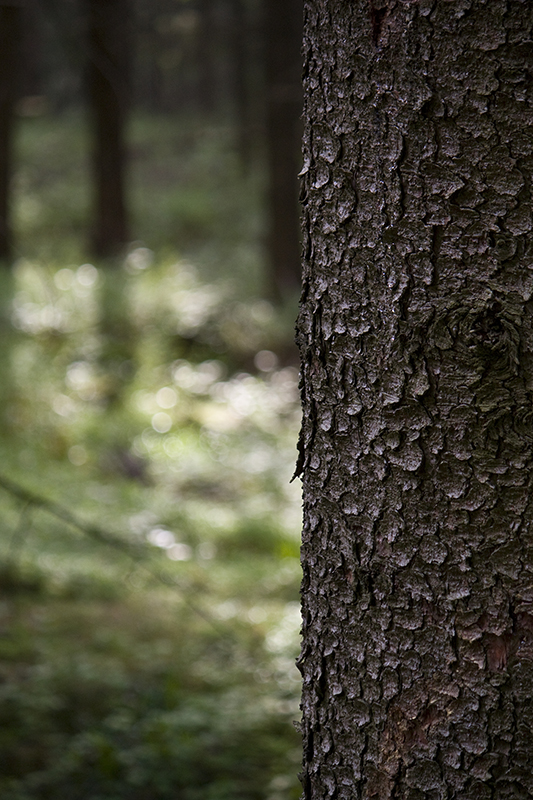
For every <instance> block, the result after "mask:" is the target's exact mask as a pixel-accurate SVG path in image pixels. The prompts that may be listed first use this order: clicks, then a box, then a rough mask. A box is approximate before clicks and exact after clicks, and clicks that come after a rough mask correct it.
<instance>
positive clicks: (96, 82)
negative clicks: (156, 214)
mask: <svg viewBox="0 0 533 800" xmlns="http://www.w3.org/2000/svg"><path fill="white" fill-rule="evenodd" d="M86 2H87V14H88V52H89V63H88V68H87V86H88V96H89V105H90V114H91V122H92V127H93V132H94V151H93V178H94V187H95V224H94V232H93V242H92V246H93V250H94V252H95V254H96V255H97V256H110V255H115V254H116V253H117V252H118V251H119V250H120V248H121V246H122V245H124V243H125V242H126V241H127V239H128V226H127V218H126V201H125V187H124V173H125V162H126V147H125V143H124V128H125V121H126V110H127V105H128V99H129V98H128V95H129V50H130V47H129V45H130V18H129V12H130V4H129V0H86Z"/></svg>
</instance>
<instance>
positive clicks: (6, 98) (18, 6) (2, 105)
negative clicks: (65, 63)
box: [0, 0, 23, 261]
mask: <svg viewBox="0 0 533 800" xmlns="http://www.w3.org/2000/svg"><path fill="white" fill-rule="evenodd" d="M22 15H23V5H22V2H21V1H19V2H17V0H11V2H9V0H2V1H1V2H0V260H2V261H8V260H9V258H10V257H11V251H12V241H11V222H10V183H11V168H12V163H11V162H12V158H13V129H14V121H15V118H14V112H15V103H16V101H17V99H18V85H19V75H20V67H21V51H22V30H23V25H22Z"/></svg>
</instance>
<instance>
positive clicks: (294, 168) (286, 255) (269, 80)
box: [265, 0, 302, 296]
mask: <svg viewBox="0 0 533 800" xmlns="http://www.w3.org/2000/svg"><path fill="white" fill-rule="evenodd" d="M265 31H266V36H265V48H266V53H265V62H266V70H265V71H266V149H267V172H268V203H267V206H268V232H267V255H268V261H269V266H270V274H271V276H272V280H273V284H274V289H275V291H276V293H277V294H278V295H279V296H283V295H284V294H285V293H286V292H287V291H291V290H292V291H293V290H294V289H298V288H299V286H300V274H301V269H300V238H299V228H300V221H299V211H298V181H297V175H298V171H299V168H300V141H301V130H300V126H301V122H300V117H301V113H302V97H301V56H300V50H301V32H302V2H301V0H290V2H287V0H266V2H265Z"/></svg>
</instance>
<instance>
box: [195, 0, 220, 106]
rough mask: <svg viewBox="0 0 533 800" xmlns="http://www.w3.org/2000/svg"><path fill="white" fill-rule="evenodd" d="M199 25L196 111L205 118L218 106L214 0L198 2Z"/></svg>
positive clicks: (216, 36) (199, 0) (216, 31)
mask: <svg viewBox="0 0 533 800" xmlns="http://www.w3.org/2000/svg"><path fill="white" fill-rule="evenodd" d="M198 11H199V25H198V31H197V47H196V68H197V90H196V103H197V107H198V109H199V110H200V111H201V112H202V113H203V114H205V115H206V116H209V115H212V114H214V113H215V112H216V110H217V105H218V102H217V101H218V99H219V98H218V92H217V89H218V76H217V50H218V45H219V42H218V28H217V25H216V23H215V13H214V12H215V10H214V0H198Z"/></svg>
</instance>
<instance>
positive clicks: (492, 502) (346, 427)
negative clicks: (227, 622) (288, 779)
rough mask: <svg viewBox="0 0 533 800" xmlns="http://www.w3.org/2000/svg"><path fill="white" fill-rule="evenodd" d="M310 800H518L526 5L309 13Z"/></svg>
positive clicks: (524, 648) (531, 585)
mask: <svg viewBox="0 0 533 800" xmlns="http://www.w3.org/2000/svg"><path fill="white" fill-rule="evenodd" d="M305 17H306V32H305V43H304V50H305V76H306V77H305V90H306V101H305V118H306V131H305V154H304V155H305V166H304V170H305V171H306V174H305V180H304V193H305V195H306V199H305V204H304V212H305V225H304V227H305V230H304V236H305V242H304V247H305V264H304V287H303V301H302V307H301V313H300V317H299V323H298V327H299V343H300V348H301V355H302V392H303V412H304V413H303V419H304V422H303V427H302V435H301V443H300V456H301V458H300V464H299V471H301V472H302V475H303V485H304V534H303V549H302V562H303V571H304V578H303V584H302V596H303V618H304V623H303V645H302V654H301V659H300V668H301V671H302V675H303V683H304V689H303V699H302V710H303V723H302V726H303V734H304V745H305V756H304V770H303V775H302V780H303V784H304V797H305V798H306V800H311V798H313V800H323V798H333V797H335V798H339V799H342V798H346V800H363V798H364V800H367V799H369V798H376V800H392V798H398V800H400V798H401V800H424V799H425V800H445V799H446V800H451V799H452V798H464V799H466V798H472V800H473V799H474V798H475V799H476V800H484V799H485V798H487V800H488V798H493V800H504V799H505V798H509V799H511V798H512V800H517V799H518V798H530V797H532V796H533V769H532V767H531V765H532V764H533V545H532V541H533V540H532V536H531V534H532V533H533V526H532V516H533V504H532V500H531V497H532V491H531V484H532V478H533V456H532V444H533V413H532V408H533V302H532V297H533V269H532V266H531V265H532V263H533V245H532V238H531V228H532V220H531V172H532V167H533V137H532V134H531V126H532V125H533V103H532V98H533V95H532V93H533V80H532V78H533V48H532V46H531V40H532V38H533V4H530V3H527V2H521V1H520V0H490V2H483V0H465V2H442V1H441V2H430V1H429V0H419V2H401V3H400V2H395V0H374V1H373V2H371V3H370V5H369V3H368V0H353V2H351V3H347V2H346V0H307V2H306V14H305Z"/></svg>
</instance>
